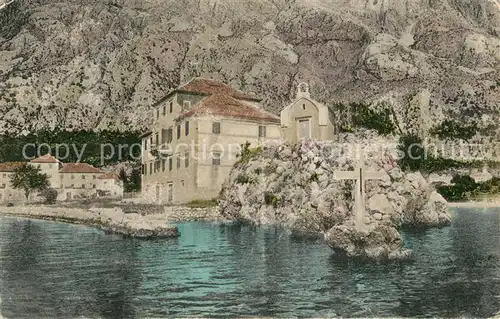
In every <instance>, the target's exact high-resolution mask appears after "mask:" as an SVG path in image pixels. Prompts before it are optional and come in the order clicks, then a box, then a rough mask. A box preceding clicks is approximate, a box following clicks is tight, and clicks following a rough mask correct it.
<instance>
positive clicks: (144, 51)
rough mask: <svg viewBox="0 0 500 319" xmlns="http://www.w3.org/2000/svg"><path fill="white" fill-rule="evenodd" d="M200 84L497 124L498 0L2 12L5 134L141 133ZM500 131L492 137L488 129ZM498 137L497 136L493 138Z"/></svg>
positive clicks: (73, 1) (20, 0)
mask: <svg viewBox="0 0 500 319" xmlns="http://www.w3.org/2000/svg"><path fill="white" fill-rule="evenodd" d="M193 76H206V77H212V78H215V79H220V80H223V81H225V82H227V83H229V84H231V85H233V86H235V87H238V88H241V89H243V90H245V91H248V92H251V93H254V94H257V95H260V96H262V97H264V101H263V103H264V106H265V107H266V108H268V109H269V110H272V111H274V112H279V110H280V109H281V108H282V107H283V106H284V105H286V104H287V102H289V100H290V99H291V98H292V96H293V95H294V93H295V85H296V84H297V83H299V82H300V81H308V82H309V83H310V84H311V87H312V89H311V90H312V93H313V95H314V96H315V98H316V99H317V100H320V101H322V102H324V103H326V104H329V105H333V103H334V102H338V101H346V102H347V101H361V100H364V101H386V102H389V103H390V104H391V105H393V107H394V108H395V111H396V112H395V114H396V115H397V117H398V119H397V120H398V124H399V125H400V127H401V128H402V129H406V130H409V129H424V131H425V130H426V129H428V128H430V127H431V126H432V125H434V124H437V123H439V122H440V121H442V119H443V118H445V117H447V116H454V117H457V118H460V119H461V120H467V121H468V120H471V119H472V120H473V121H475V122H476V123H479V124H480V125H483V126H484V127H485V128H486V127H490V128H491V125H490V124H496V123H498V108H499V106H500V2H499V1H498V0H183V1H174V0H161V1H160V0H142V1H140V0H66V1H55V0H15V1H14V2H12V3H10V4H8V5H7V6H5V7H4V8H3V9H0V130H1V131H4V132H5V131H9V132H22V131H27V130H28V131H29V130H35V129H38V128H41V127H56V126H58V127H65V128H105V127H115V128H127V127H133V128H135V129H137V128H141V127H144V126H146V125H147V124H149V122H150V119H151V117H150V113H148V111H149V110H150V108H151V105H152V104H153V103H154V102H155V101H156V100H158V99H159V98H161V97H162V96H164V95H165V94H166V93H167V92H168V91H169V90H170V89H172V88H174V87H176V86H177V85H178V84H180V83H182V82H184V81H187V80H189V79H190V78H191V77H193ZM489 125H490V126H489ZM487 131H488V132H487V134H493V132H495V130H491V129H489V130H487Z"/></svg>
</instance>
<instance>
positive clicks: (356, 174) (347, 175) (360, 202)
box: [335, 152, 385, 227]
mask: <svg viewBox="0 0 500 319" xmlns="http://www.w3.org/2000/svg"><path fill="white" fill-rule="evenodd" d="M358 154H360V155H359V156H358V165H357V167H356V168H355V169H354V171H335V179H336V180H344V179H354V180H356V193H355V195H354V214H355V222H356V227H362V226H363V225H364V223H365V221H364V217H365V181H366V180H369V179H383V178H384V177H385V174H384V172H376V171H365V169H364V167H365V162H364V159H363V155H362V152H359V153H358Z"/></svg>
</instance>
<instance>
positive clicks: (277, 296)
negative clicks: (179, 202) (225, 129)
mask: <svg viewBox="0 0 500 319" xmlns="http://www.w3.org/2000/svg"><path fill="white" fill-rule="evenodd" d="M499 217H500V213H499V212H494V211H488V212H486V213H478V212H471V211H457V212H456V214H455V216H454V219H453V225H452V227H449V228H443V229H434V230H428V231H426V232H423V233H411V234H410V233H407V234H405V235H404V237H405V240H406V242H407V244H408V246H409V247H410V248H412V249H413V250H414V254H415V261H414V262H412V263H405V264H369V263H361V262H357V261H353V260H345V259H339V258H338V257H337V256H335V255H333V253H332V251H331V250H330V249H329V248H328V247H327V246H326V245H324V244H323V243H322V241H320V240H311V239H303V238H296V237H291V236H290V234H289V232H287V231H286V230H284V229H282V228H267V229H264V228H251V227H248V226H243V225H238V224H229V225H226V224H214V223H185V224H179V225H178V227H179V229H180V231H181V233H182V236H181V237H180V238H178V239H174V240H167V241H165V240H158V241H134V240H124V239H122V238H121V237H119V236H109V235H105V234H103V233H101V232H99V231H96V230H93V229H89V228H85V227H80V226H73V225H66V224H57V223H49V222H42V221H29V220H17V219H12V218H2V219H1V221H2V223H0V247H1V253H2V254H1V258H0V266H1V269H2V273H1V275H0V280H1V281H0V284H1V286H0V288H1V290H0V293H1V298H2V305H1V313H2V315H4V316H6V317H15V318H22V317H24V318H33V317H40V316H45V317H51V318H52V317H61V318H67V317H77V316H85V317H106V318H112V317H116V318H132V317H166V316H168V317H179V316H189V317H196V316H198V317H199V316H209V317H221V316H225V317H227V316H230V317H233V316H279V317H290V316H306V317H332V316H344V317H352V316H356V317H360V316H361V317H373V316H377V317H380V316H453V317H454V316H473V317H477V316H479V317H485V316H491V315H492V314H494V313H496V312H498V311H499V310H500V296H499V291H500V273H499V272H500V270H499V267H500V255H499V254H500V237H499V236H500V234H499V232H498V230H499V229H500V219H499Z"/></svg>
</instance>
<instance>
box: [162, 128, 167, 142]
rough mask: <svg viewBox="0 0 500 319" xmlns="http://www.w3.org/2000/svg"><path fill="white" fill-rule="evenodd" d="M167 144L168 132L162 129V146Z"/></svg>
mask: <svg viewBox="0 0 500 319" xmlns="http://www.w3.org/2000/svg"><path fill="white" fill-rule="evenodd" d="M166 142H167V130H166V129H164V128H162V129H161V144H165V143H166Z"/></svg>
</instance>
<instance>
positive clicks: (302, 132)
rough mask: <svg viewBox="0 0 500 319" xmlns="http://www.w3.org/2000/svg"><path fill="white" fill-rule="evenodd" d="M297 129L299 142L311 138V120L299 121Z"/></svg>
mask: <svg viewBox="0 0 500 319" xmlns="http://www.w3.org/2000/svg"><path fill="white" fill-rule="evenodd" d="M297 128H298V129H297V133H298V137H299V140H301V139H303V138H311V118H305V119H299V120H297Z"/></svg>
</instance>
